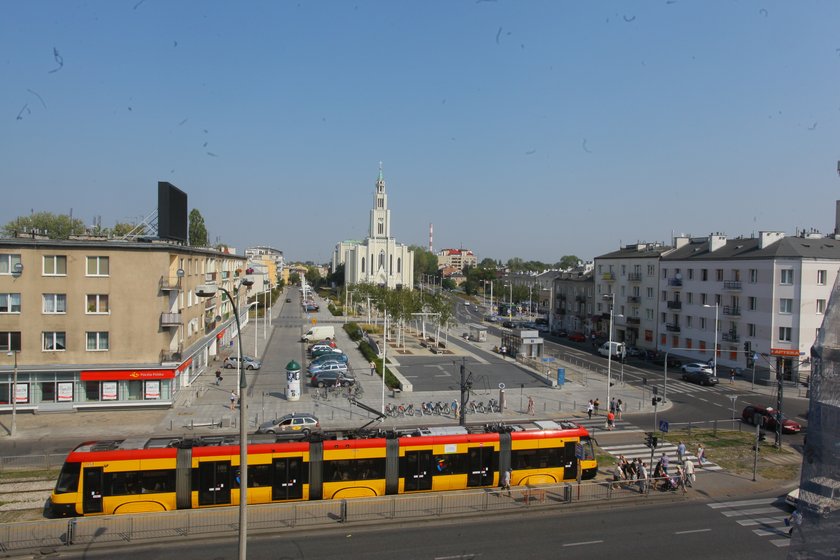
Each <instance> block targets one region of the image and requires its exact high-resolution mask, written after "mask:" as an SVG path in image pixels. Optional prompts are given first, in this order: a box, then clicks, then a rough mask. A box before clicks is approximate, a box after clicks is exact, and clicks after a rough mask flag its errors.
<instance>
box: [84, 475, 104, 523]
mask: <svg viewBox="0 0 840 560" xmlns="http://www.w3.org/2000/svg"><path fill="white" fill-rule="evenodd" d="M83 486H84V487H83V488H82V492H83V493H84V497H83V498H82V510H83V511H84V513H102V467H90V468H86V469H85V477H84V481H83Z"/></svg>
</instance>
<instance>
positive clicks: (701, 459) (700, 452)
mask: <svg viewBox="0 0 840 560" xmlns="http://www.w3.org/2000/svg"><path fill="white" fill-rule="evenodd" d="M705 462H706V450H705V449H703V444H702V443H701V444H700V445H698V446H697V465H698V466H699V467H700V468H701V469H702V468H703V464H704V463H705Z"/></svg>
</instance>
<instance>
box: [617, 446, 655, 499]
mask: <svg viewBox="0 0 840 560" xmlns="http://www.w3.org/2000/svg"><path fill="white" fill-rule="evenodd" d="M623 482H628V483H630V484H636V485H637V486H638V488H639V493H640V494H644V493H645V492H647V488H648V484H649V482H650V475H649V473H648V468H647V465H646V464H645V462H644V461H642V460H641V459H639V458H638V457H636V458H635V459H633V460H632V461H628V460H627V459H626V458H625V457H624V455H619V457H618V462H617V463H616V464H615V471H613V486H616V485H620V484H622V483H623Z"/></svg>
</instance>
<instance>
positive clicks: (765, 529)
mask: <svg viewBox="0 0 840 560" xmlns="http://www.w3.org/2000/svg"><path fill="white" fill-rule="evenodd" d="M706 505H707V506H709V507H710V508H712V509H716V510H718V511H719V512H720V513H721V515H723V516H725V517H727V518H730V519H732V520H733V521H735V522H736V523H738V525H740V526H742V527H757V526H758V527H761V528H755V529H751V531H752V532H753V534H755V535H756V536H759V537H776V538H773V539H770V543H771V544H772V545H773V546H776V547H779V548H785V547H788V546H790V539H789V538H787V531H788V530H787V528H786V527H785V526H784V522H785V519H786V518H787V517H788V515H787V511H786V509H785V503H784V501H783V500H780V499H779V498H760V499H754V500H737V501H732V502H718V503H714V504H706ZM768 514H769V516H768ZM739 517H742V519H738V518H739ZM778 537H783V538H778Z"/></svg>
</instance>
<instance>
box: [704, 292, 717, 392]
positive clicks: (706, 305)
mask: <svg viewBox="0 0 840 560" xmlns="http://www.w3.org/2000/svg"><path fill="white" fill-rule="evenodd" d="M703 307H714V308H715V354H714V356H713V359H714V366H713V372H712V375H714V376H715V377H717V341H718V310H719V309H720V304H719V303H716V304H714V305H709V304H704V305H703Z"/></svg>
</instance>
